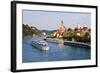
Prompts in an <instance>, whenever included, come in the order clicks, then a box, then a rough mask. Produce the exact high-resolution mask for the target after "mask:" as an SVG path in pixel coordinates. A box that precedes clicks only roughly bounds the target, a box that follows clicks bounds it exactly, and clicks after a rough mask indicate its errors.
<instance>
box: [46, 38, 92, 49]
mask: <svg viewBox="0 0 100 73" xmlns="http://www.w3.org/2000/svg"><path fill="white" fill-rule="evenodd" d="M47 40H48V41H49V42H52V43H61V44H64V45H69V46H74V47H83V48H91V46H90V44H87V43H82V42H74V41H64V40H62V39H56V38H53V39H52V38H47Z"/></svg>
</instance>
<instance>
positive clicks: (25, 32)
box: [22, 24, 42, 37]
mask: <svg viewBox="0 0 100 73" xmlns="http://www.w3.org/2000/svg"><path fill="white" fill-rule="evenodd" d="M22 27H23V37H24V36H32V35H33V34H35V35H41V34H42V32H41V31H40V30H38V29H37V28H36V27H30V26H28V25H24V24H23V26H22Z"/></svg>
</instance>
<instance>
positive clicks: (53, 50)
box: [22, 38, 91, 63]
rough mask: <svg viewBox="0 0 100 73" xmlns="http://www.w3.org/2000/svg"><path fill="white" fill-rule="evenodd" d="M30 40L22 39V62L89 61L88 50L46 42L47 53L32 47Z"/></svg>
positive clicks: (89, 54) (89, 50) (89, 52)
mask: <svg viewBox="0 0 100 73" xmlns="http://www.w3.org/2000/svg"><path fill="white" fill-rule="evenodd" d="M31 41H32V39H31V38H27V39H23V42H22V62H23V63H30V62H45V61H64V60H66V61H68V60H87V59H91V49H90V48H80V47H73V46H68V45H63V44H58V43H52V42H48V44H49V46H50V50H49V51H41V50H39V49H37V48H35V47H33V46H32V42H31Z"/></svg>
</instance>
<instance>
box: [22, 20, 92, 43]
mask: <svg viewBox="0 0 100 73" xmlns="http://www.w3.org/2000/svg"><path fill="white" fill-rule="evenodd" d="M22 28H23V31H22V34H23V38H25V37H26V36H32V37H33V38H35V37H37V36H39V37H43V36H45V37H46V38H47V39H52V41H55V40H56V39H58V40H63V41H64V42H66V41H71V42H80V43H86V44H88V45H90V44H91V29H90V28H88V27H78V26H77V27H76V28H74V29H71V28H66V27H65V26H64V25H63V21H61V24H60V26H59V28H58V29H57V30H52V31H48V30H39V29H38V28H36V27H34V26H29V25H28V24H23V27H22Z"/></svg>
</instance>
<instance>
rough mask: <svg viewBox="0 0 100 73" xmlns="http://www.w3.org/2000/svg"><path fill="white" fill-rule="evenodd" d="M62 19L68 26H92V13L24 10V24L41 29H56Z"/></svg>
mask: <svg viewBox="0 0 100 73" xmlns="http://www.w3.org/2000/svg"><path fill="white" fill-rule="evenodd" d="M62 20H63V22H64V25H65V27H66V28H75V27H77V24H80V26H81V27H83V26H87V27H90V26H91V14H90V13H78V12H54V11H32V10H23V24H28V25H30V26H34V27H37V28H38V29H39V30H56V29H58V26H59V24H60V23H61V21H62Z"/></svg>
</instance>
